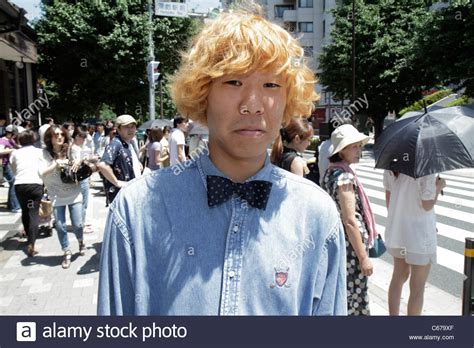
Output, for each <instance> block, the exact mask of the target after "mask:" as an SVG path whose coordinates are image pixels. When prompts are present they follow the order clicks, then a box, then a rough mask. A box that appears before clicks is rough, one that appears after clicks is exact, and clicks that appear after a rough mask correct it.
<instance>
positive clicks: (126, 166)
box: [98, 115, 141, 203]
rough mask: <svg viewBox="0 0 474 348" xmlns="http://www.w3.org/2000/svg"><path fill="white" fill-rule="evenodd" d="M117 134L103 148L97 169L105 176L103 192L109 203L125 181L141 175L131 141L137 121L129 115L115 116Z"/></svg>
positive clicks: (135, 130)
mask: <svg viewBox="0 0 474 348" xmlns="http://www.w3.org/2000/svg"><path fill="white" fill-rule="evenodd" d="M116 124H117V133H118V134H117V136H116V137H115V138H114V139H112V141H111V142H110V144H109V145H107V147H106V148H105V151H104V154H103V156H102V160H101V161H100V162H99V165H98V167H99V170H100V172H101V173H102V175H104V176H105V179H106V180H105V183H104V188H105V194H106V196H107V201H108V202H109V203H111V202H112V201H113V200H114V198H115V196H116V195H117V194H118V192H119V191H120V189H121V188H122V187H123V186H125V183H126V182H127V181H130V180H132V179H134V178H137V177H139V176H141V165H140V162H139V161H138V156H137V153H136V152H135V150H134V149H133V146H132V145H131V142H132V140H133V138H134V137H135V133H136V132H137V121H136V120H135V119H134V118H133V117H132V116H130V115H121V116H119V117H118V118H117V121H116Z"/></svg>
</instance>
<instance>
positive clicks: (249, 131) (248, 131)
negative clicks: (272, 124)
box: [236, 128, 265, 137]
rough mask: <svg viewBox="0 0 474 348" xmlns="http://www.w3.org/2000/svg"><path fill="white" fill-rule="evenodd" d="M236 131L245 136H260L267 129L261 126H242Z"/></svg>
mask: <svg viewBox="0 0 474 348" xmlns="http://www.w3.org/2000/svg"><path fill="white" fill-rule="evenodd" d="M236 133H237V134H239V135H242V136H244V137H258V136H261V135H263V134H264V133H265V131H264V130H262V129H259V128H242V129H238V130H236Z"/></svg>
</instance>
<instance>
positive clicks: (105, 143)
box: [102, 126, 117, 156]
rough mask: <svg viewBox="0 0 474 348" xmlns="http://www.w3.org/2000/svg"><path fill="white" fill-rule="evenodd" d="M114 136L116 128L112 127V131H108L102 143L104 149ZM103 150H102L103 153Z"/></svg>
mask: <svg viewBox="0 0 474 348" xmlns="http://www.w3.org/2000/svg"><path fill="white" fill-rule="evenodd" d="M116 136H117V127H115V126H114V127H113V128H112V129H110V130H109V131H108V133H107V135H106V136H105V141H104V146H105V148H107V146H108V145H109V144H110V142H111V141H112V139H113V138H115V137H116ZM105 148H104V152H105ZM102 156H103V155H102Z"/></svg>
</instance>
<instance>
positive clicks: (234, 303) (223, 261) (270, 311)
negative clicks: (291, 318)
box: [98, 154, 347, 315]
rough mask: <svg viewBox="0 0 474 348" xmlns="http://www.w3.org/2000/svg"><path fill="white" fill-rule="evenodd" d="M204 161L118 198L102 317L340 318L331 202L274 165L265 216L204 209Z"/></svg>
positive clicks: (106, 245) (234, 201)
mask: <svg viewBox="0 0 474 348" xmlns="http://www.w3.org/2000/svg"><path fill="white" fill-rule="evenodd" d="M206 175H219V176H225V175H224V174H223V173H222V172H220V171H219V170H218V169H217V168H216V167H215V166H214V165H213V163H212V162H211V160H210V159H209V157H208V156H207V154H203V155H201V156H200V157H198V158H197V159H195V160H193V161H188V162H185V163H184V164H178V165H175V166H171V167H168V168H166V169H163V170H159V171H155V172H153V173H151V174H149V175H146V176H144V177H141V178H138V179H136V180H134V181H132V182H131V183H130V184H129V185H127V186H126V187H125V188H123V189H122V190H121V192H120V194H119V195H118V196H117V198H116V199H115V201H114V202H113V204H112V205H111V206H110V210H109V215H108V218H107V223H106V228H105V235H104V241H103V246H102V255H101V265H100V276H99V298H98V314H99V315H345V314H346V313H347V308H346V306H347V305H346V254H345V250H346V248H345V240H344V234H343V229H342V225H341V221H340V218H339V215H338V212H337V209H336V206H335V204H334V202H333V200H332V199H331V198H330V197H329V196H328V195H327V194H326V193H325V192H324V191H323V190H321V189H320V188H319V187H317V186H316V185H315V184H313V183H312V182H310V181H308V180H306V179H303V178H300V177H298V176H296V175H294V174H292V173H289V172H287V171H284V170H282V169H280V168H278V167H276V166H274V165H272V164H271V163H270V161H269V159H268V158H267V159H266V162H265V165H264V167H263V168H262V169H261V170H260V171H259V172H258V173H257V174H256V175H255V176H253V177H252V178H250V179H249V180H267V181H271V182H272V183H273V186H272V190H271V193H270V197H269V200H268V203H267V207H266V209H265V210H259V209H256V208H253V207H251V206H249V205H248V204H247V203H246V202H245V201H242V200H241V199H240V198H239V197H238V196H235V195H234V196H233V197H232V198H231V199H230V200H229V201H227V202H225V203H223V204H221V205H218V206H214V207H212V208H211V207H209V206H208V203H207V192H206Z"/></svg>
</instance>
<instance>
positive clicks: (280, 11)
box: [275, 5, 295, 18]
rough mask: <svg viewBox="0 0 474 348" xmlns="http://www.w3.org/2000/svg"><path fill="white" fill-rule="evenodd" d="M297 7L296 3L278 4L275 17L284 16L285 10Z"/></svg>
mask: <svg viewBox="0 0 474 348" xmlns="http://www.w3.org/2000/svg"><path fill="white" fill-rule="evenodd" d="M294 9H295V6H294V5H276V6H275V18H283V12H285V11H292V10H294Z"/></svg>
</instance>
